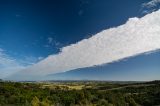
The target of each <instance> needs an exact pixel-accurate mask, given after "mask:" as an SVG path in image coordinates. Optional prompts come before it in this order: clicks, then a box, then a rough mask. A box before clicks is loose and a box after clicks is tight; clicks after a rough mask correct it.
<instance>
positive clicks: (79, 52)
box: [10, 10, 160, 80]
mask: <svg viewBox="0 0 160 106" xmlns="http://www.w3.org/2000/svg"><path fill="white" fill-rule="evenodd" d="M158 49H160V10H158V11H156V12H153V13H150V14H147V15H146V16H144V17H142V18H136V17H135V18H130V19H129V20H128V21H127V22H126V23H125V24H124V25H121V26H118V27H115V28H110V29H106V30H104V31H102V32H100V33H97V34H96V35H94V36H92V37H91V38H89V39H84V40H82V41H80V42H78V43H76V44H72V45H69V46H66V47H63V48H62V50H61V52H60V53H58V54H56V55H50V56H48V57H47V58H46V59H44V60H42V61H40V62H39V63H37V64H35V65H33V66H31V67H29V68H27V69H25V70H22V71H20V72H19V73H16V74H15V75H13V76H11V77H10V78H12V79H17V80H18V79H22V80H33V79H40V78H41V77H42V76H44V75H47V74H51V73H52V74H53V73H59V72H65V71H69V70H73V69H77V68H84V67H91V66H95V65H101V64H107V63H112V62H115V61H118V60H121V59H124V58H129V57H131V56H135V55H138V54H142V53H146V52H150V51H154V50H158Z"/></svg>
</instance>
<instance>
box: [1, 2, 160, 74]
mask: <svg viewBox="0 0 160 106" xmlns="http://www.w3.org/2000/svg"><path fill="white" fill-rule="evenodd" d="M153 1H155V2H153V3H156V4H155V5H153V3H152V2H151V1H150V0H132V1H131V0H121V1H117V0H101V1H98V0H69V1H65V0H39V1H37V0H23V1H22V0H14V1H13V0H1V1H0V23H1V24H0V55H1V58H0V59H1V62H0V68H1V71H3V72H2V73H5V74H4V75H3V74H2V75H1V77H3V76H5V75H7V74H8V73H13V72H17V71H19V70H21V69H24V68H26V67H30V66H32V65H33V64H36V63H38V62H39V61H42V60H44V59H45V58H47V57H48V56H50V55H54V54H57V53H59V52H60V50H61V48H62V47H66V46H68V45H70V44H75V43H77V42H79V41H81V40H83V39H87V38H90V37H91V36H94V35H95V34H97V33H99V32H101V31H102V30H106V29H108V28H112V27H117V26H119V25H123V24H124V23H126V22H127V20H128V19H129V18H131V17H139V18H141V17H143V16H144V15H146V14H149V13H151V12H152V11H156V10H157V9H158V5H157V4H159V2H158V0H153ZM144 3H146V4H147V3H151V4H150V5H149V4H147V5H144ZM148 5H149V6H151V7H149V6H148ZM154 56H156V54H154ZM157 57H159V56H157ZM6 61H7V63H5V62H6ZM8 61H9V62H8ZM5 64H6V65H5ZM113 64H114V63H113ZM16 67H18V68H17V69H16ZM12 69H14V71H13V70H12ZM4 71H5V72H4ZM67 71H68V70H67Z"/></svg>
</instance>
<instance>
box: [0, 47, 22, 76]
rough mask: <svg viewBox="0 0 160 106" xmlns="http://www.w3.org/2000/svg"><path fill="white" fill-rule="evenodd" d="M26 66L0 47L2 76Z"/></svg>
mask: <svg viewBox="0 0 160 106" xmlns="http://www.w3.org/2000/svg"><path fill="white" fill-rule="evenodd" d="M24 68H25V67H24V66H23V65H21V64H19V63H18V62H17V61H16V60H15V59H13V58H11V57H10V56H8V55H7V54H6V53H5V50H3V49H1V48H0V73H1V74H0V78H5V77H7V76H9V75H11V74H13V73H16V72H18V71H20V70H22V69H24Z"/></svg>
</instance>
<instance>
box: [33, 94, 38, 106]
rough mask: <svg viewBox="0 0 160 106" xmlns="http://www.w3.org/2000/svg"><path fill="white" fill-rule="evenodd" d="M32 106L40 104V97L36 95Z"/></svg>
mask: <svg viewBox="0 0 160 106" xmlns="http://www.w3.org/2000/svg"><path fill="white" fill-rule="evenodd" d="M31 104H32V106H40V101H39V99H38V98H37V97H36V96H35V97H34V98H33V100H32V101H31Z"/></svg>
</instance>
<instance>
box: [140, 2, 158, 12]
mask: <svg viewBox="0 0 160 106" xmlns="http://www.w3.org/2000/svg"><path fill="white" fill-rule="evenodd" d="M159 6H160V0H151V1H149V2H146V3H143V4H142V9H141V10H142V12H143V14H148V13H151V12H153V11H156V10H158V9H159Z"/></svg>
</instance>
